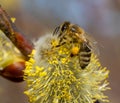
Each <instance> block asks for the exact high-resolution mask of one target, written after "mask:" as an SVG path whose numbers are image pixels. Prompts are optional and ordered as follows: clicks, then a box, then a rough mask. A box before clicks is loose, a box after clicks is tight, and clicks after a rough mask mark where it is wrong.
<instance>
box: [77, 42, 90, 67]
mask: <svg viewBox="0 0 120 103" xmlns="http://www.w3.org/2000/svg"><path fill="white" fill-rule="evenodd" d="M90 59H91V49H90V48H89V47H88V46H87V45H86V44H82V45H81V50H80V54H79V61H80V67H81V68H82V69H84V68H85V67H86V66H88V64H89V63H90Z"/></svg>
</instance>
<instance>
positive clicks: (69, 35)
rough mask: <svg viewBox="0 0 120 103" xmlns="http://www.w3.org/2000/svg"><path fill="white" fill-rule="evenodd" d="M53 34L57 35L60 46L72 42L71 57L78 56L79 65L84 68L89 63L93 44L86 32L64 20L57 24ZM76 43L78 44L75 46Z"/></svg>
mask: <svg viewBox="0 0 120 103" xmlns="http://www.w3.org/2000/svg"><path fill="white" fill-rule="evenodd" d="M53 35H57V36H58V38H59V45H57V46H61V45H64V44H66V43H68V42H69V43H72V45H73V46H72V48H71V55H70V56H71V57H73V56H78V57H79V63H80V67H81V68H82V69H84V68H85V67H86V66H88V64H89V63H90V59H91V54H92V52H93V49H94V46H93V45H94V44H95V42H93V41H92V40H91V39H90V38H89V36H87V33H86V32H85V31H84V30H83V29H82V28H81V27H80V26H78V25H76V24H72V23H70V22H64V23H63V24H62V25H60V26H58V27H57V28H56V29H55V31H54V33H53ZM75 44H78V46H75Z"/></svg>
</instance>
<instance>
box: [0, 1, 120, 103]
mask: <svg viewBox="0 0 120 103" xmlns="http://www.w3.org/2000/svg"><path fill="white" fill-rule="evenodd" d="M0 4H1V5H2V7H4V9H6V10H7V12H8V13H9V15H10V16H12V17H15V18H16V19H17V20H16V25H17V26H18V27H19V29H20V30H21V31H22V32H24V33H25V34H26V36H27V37H28V38H29V39H31V40H33V41H35V40H37V38H38V37H40V36H41V35H44V34H45V33H47V32H53V30H54V28H55V27H56V26H58V25H59V24H61V23H62V22H64V21H71V22H72V23H75V24H78V25H80V26H81V27H82V28H84V29H85V30H86V31H87V32H88V33H90V35H91V36H92V37H94V38H95V40H96V41H97V42H98V48H99V51H100V55H99V58H100V61H101V63H102V65H103V66H106V67H107V68H108V69H109V70H110V77H109V81H110V87H111V88H112V90H110V91H107V92H106V94H107V95H108V96H109V99H110V103H120V88H119V86H120V66H119V64H120V0H0ZM24 89H25V82H22V83H13V82H10V81H8V80H6V79H4V78H2V77H0V103H28V102H27V101H28V100H27V97H26V96H25V95H24V94H23V91H24Z"/></svg>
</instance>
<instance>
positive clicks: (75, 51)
mask: <svg viewBox="0 0 120 103" xmlns="http://www.w3.org/2000/svg"><path fill="white" fill-rule="evenodd" d="M78 52H79V48H78V47H73V48H72V54H73V55H76V54H78Z"/></svg>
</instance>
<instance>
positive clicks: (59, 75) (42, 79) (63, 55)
mask: <svg viewBox="0 0 120 103" xmlns="http://www.w3.org/2000/svg"><path fill="white" fill-rule="evenodd" d="M50 40H51V39H50ZM57 40H58V39H57V38H56V40H51V42H52V43H51V44H50V45H49V46H48V47H47V48H46V47H44V43H47V41H48V38H46V39H44V42H43V44H40V43H38V44H39V45H37V46H36V47H35V50H34V51H33V52H32V54H31V55H30V59H29V61H27V62H26V69H25V70H24V73H25V75H24V79H25V81H26V82H27V90H26V91H25V94H26V95H28V97H29V99H30V102H31V103H94V102H95V101H96V100H99V101H103V102H108V99H107V96H106V95H104V93H103V92H104V91H105V90H107V89H109V88H108V87H107V86H108V84H109V83H108V82H107V78H108V74H109V71H108V70H107V69H105V68H104V67H102V66H101V64H100V62H99V60H98V58H97V56H96V55H95V54H94V53H92V56H91V61H90V63H89V65H88V66H86V67H85V68H84V70H83V69H82V68H81V67H80V64H79V58H78V57H77V56H78V55H76V56H73V57H70V54H71V52H72V53H73V54H78V51H79V50H80V47H76V46H75V47H74V48H72V50H71V47H72V46H73V44H70V43H66V44H64V45H62V46H58V47H55V45H56V41H57ZM54 41H55V42H54ZM40 42H41V40H40ZM49 42H50V41H49ZM37 48H38V49H37ZM44 51H48V52H51V51H52V52H51V55H48V54H46V52H44ZM36 55H37V56H36ZM38 60H40V61H38Z"/></svg>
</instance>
